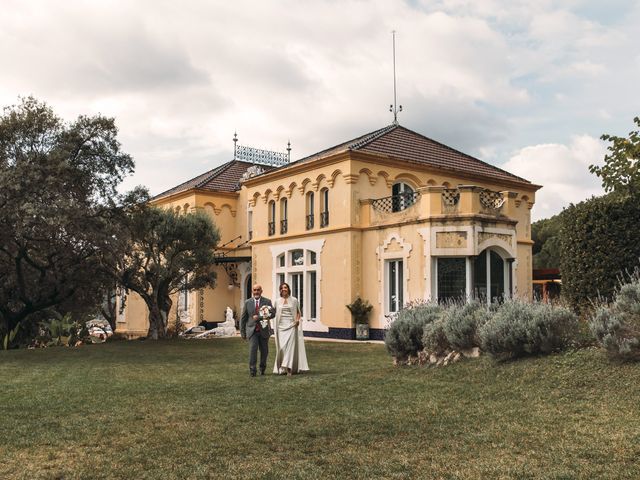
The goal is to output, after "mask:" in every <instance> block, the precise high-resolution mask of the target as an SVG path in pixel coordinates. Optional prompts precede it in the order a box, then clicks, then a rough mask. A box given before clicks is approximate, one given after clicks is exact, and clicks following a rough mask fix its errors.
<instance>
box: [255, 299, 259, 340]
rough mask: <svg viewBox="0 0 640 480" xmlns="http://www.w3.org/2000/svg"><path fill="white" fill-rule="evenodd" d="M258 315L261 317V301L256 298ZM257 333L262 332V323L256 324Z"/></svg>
mask: <svg viewBox="0 0 640 480" xmlns="http://www.w3.org/2000/svg"><path fill="white" fill-rule="evenodd" d="M256 315H258V317H260V299H259V298H256ZM255 328H256V332H259V331H260V322H258V323H256V327H255Z"/></svg>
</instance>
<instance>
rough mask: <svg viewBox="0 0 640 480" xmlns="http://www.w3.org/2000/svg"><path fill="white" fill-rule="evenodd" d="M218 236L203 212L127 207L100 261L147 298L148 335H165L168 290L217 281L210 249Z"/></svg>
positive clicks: (173, 290)
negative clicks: (111, 244)
mask: <svg viewBox="0 0 640 480" xmlns="http://www.w3.org/2000/svg"><path fill="white" fill-rule="evenodd" d="M219 239H220V234H219V232H218V229H217V228H216V226H215V225H214V224H213V221H212V220H211V218H210V217H209V216H208V215H207V214H206V213H204V212H200V211H198V212H195V213H188V214H184V215H181V214H178V213H176V212H174V211H173V210H170V209H161V208H158V207H154V206H150V205H148V204H142V205H138V206H136V207H135V208H133V209H131V210H130V211H129V212H128V215H127V217H126V218H125V219H124V220H123V225H122V228H121V230H120V231H119V232H118V233H117V234H116V242H115V245H116V248H115V250H114V251H113V252H112V254H111V255H110V256H109V257H106V258H105V259H104V262H103V264H104V266H105V268H108V269H109V271H110V273H111V275H112V276H113V278H114V279H115V280H116V281H117V282H118V284H120V285H122V286H123V287H124V288H126V289H128V290H132V291H134V292H136V293H137V294H138V295H140V297H142V299H143V300H144V301H145V303H146V305H147V307H148V309H149V336H150V337H152V338H154V339H156V338H158V337H163V336H165V335H166V334H167V329H168V316H169V311H170V310H171V305H172V303H173V302H172V300H171V295H173V294H175V293H177V292H178V291H179V290H183V289H186V290H197V289H201V288H205V287H213V286H214V285H215V279H216V275H215V272H214V271H213V268H212V266H213V265H214V263H215V256H214V253H213V252H214V249H215V248H216V245H217V243H218V240H219ZM123 251H126V252H127V254H126V255H123V254H122V253H121V252H123Z"/></svg>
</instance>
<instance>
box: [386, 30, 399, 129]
mask: <svg viewBox="0 0 640 480" xmlns="http://www.w3.org/2000/svg"><path fill="white" fill-rule="evenodd" d="M391 35H392V37H393V104H391V105H389V111H390V112H391V113H393V124H394V125H398V113H399V112H401V111H402V105H398V96H397V92H396V31H395V30H391Z"/></svg>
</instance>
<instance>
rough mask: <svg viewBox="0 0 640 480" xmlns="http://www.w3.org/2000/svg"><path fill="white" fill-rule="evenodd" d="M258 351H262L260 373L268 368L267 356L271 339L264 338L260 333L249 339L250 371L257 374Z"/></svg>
mask: <svg viewBox="0 0 640 480" xmlns="http://www.w3.org/2000/svg"><path fill="white" fill-rule="evenodd" d="M258 349H259V350H260V371H261V372H264V370H265V368H267V355H269V337H266V338H265V337H263V336H262V335H261V334H260V333H254V334H253V335H251V338H249V371H250V372H252V373H255V372H256V363H257V361H258Z"/></svg>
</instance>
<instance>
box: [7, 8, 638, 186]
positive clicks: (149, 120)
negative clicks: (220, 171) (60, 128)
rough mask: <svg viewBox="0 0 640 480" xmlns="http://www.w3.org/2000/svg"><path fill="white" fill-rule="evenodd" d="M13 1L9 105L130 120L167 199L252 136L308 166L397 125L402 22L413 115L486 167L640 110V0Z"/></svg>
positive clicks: (128, 129)
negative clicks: (42, 105)
mask: <svg viewBox="0 0 640 480" xmlns="http://www.w3.org/2000/svg"><path fill="white" fill-rule="evenodd" d="M616 1H618V2H620V1H622V0H616ZM4 6H5V8H3V15H2V16H0V56H2V58H3V68H2V69H0V104H3V105H7V104H11V103H15V101H16V99H17V96H18V95H27V94H35V95H36V96H38V97H40V98H41V99H43V100H46V101H47V102H48V103H50V104H51V105H52V107H53V108H54V109H55V111H56V112H58V113H60V114H61V115H63V116H65V117H66V118H73V117H75V116H77V115H78V114H85V113H86V114H93V113H103V114H105V115H109V116H115V117H116V120H117V124H118V126H119V127H120V136H121V138H122V141H123V146H124V148H125V149H126V150H127V151H128V152H129V153H131V154H132V155H133V156H134V158H135V160H136V163H137V172H136V175H135V177H134V179H132V181H134V182H135V183H145V184H148V185H150V186H151V187H152V190H154V191H159V190H163V189H166V188H169V187H171V186H173V185H174V184H175V183H176V181H177V180H181V179H186V178H188V177H189V176H195V175H197V174H199V173H202V171H204V170H206V169H208V168H212V167H214V166H216V165H218V164H219V163H221V162H222V161H225V160H229V159H230V154H231V152H232V148H233V144H232V142H231V138H232V136H233V132H234V131H237V132H238V134H239V135H240V139H241V142H242V143H244V144H247V145H252V146H256V147H261V148H268V149H276V150H283V149H284V148H285V146H286V143H287V140H291V142H292V147H293V151H292V155H293V157H294V158H300V157H302V156H305V155H307V154H310V153H313V152H315V151H317V150H320V149H323V148H326V147H327V146H330V145H335V144H337V143H339V142H342V141H345V140H347V139H349V138H353V137H355V136H357V135H360V134H363V133H365V132H367V131H372V130H375V129H377V128H380V127H381V126H384V125H386V124H389V123H390V122H391V121H392V118H393V117H392V116H391V114H390V113H389V112H388V105H389V104H390V103H392V102H393V77H392V70H393V66H392V60H391V35H390V32H391V30H396V31H397V32H398V33H397V36H396V46H397V49H396V56H397V87H398V101H399V103H400V104H402V105H403V107H404V111H403V112H402V113H401V114H400V117H399V120H400V123H401V124H403V125H405V126H406V127H408V128H411V129H413V130H416V131H418V132H420V133H422V134H424V135H426V136H428V137H431V138H434V139H435V140H438V141H441V142H444V143H446V144H449V145H451V146H452V147H455V148H458V149H461V150H462V151H464V152H467V153H470V154H472V155H477V156H479V157H480V158H483V159H484V160H488V161H493V162H495V163H498V164H500V163H503V162H504V161H505V160H506V159H508V158H510V156H511V152H513V151H521V150H522V146H523V145H542V144H557V145H567V148H569V146H570V145H571V144H572V143H571V142H572V140H571V137H572V135H575V134H576V132H583V133H585V134H588V135H590V136H592V137H596V136H599V135H600V134H601V133H603V132H610V133H618V134H624V133H625V132H627V131H628V126H629V121H630V119H631V118H633V116H634V115H637V114H638V112H640V104H639V102H640V100H638V96H637V95H636V92H635V90H636V85H637V84H639V83H640V69H638V60H637V59H638V56H637V55H638V53H637V46H636V42H635V37H636V36H637V35H636V30H637V24H638V22H640V6H635V7H634V6H627V7H625V10H624V15H618V14H614V13H607V15H606V18H605V20H603V21H600V18H601V16H602V15H604V14H603V12H604V11H606V9H604V8H603V7H602V6H601V5H599V3H598V2H597V1H596V0H579V1H572V2H562V1H559V0H540V1H536V2H530V1H528V0H513V1H509V2H507V1H503V0H485V1H482V2H477V1H474V0H424V1H420V0H411V1H409V0H408V1H402V0H395V1H389V0H368V1H366V2H365V1H362V0H343V1H336V0H316V1H313V2H300V1H299V0H280V1H278V2H260V1H250V0H237V1H234V2H228V1H222V0H192V1H190V2H189V3H188V7H185V6H184V5H182V4H180V3H178V2H172V1H168V0H154V1H151V0H140V1H137V2H124V1H121V0H105V1H103V2H86V1H84V0H67V1H65V2H63V3H60V2H57V3H53V2H47V1H42V0H5V3H4ZM547 27H548V28H547ZM547 183H548V182H547ZM541 194H542V192H541Z"/></svg>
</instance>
